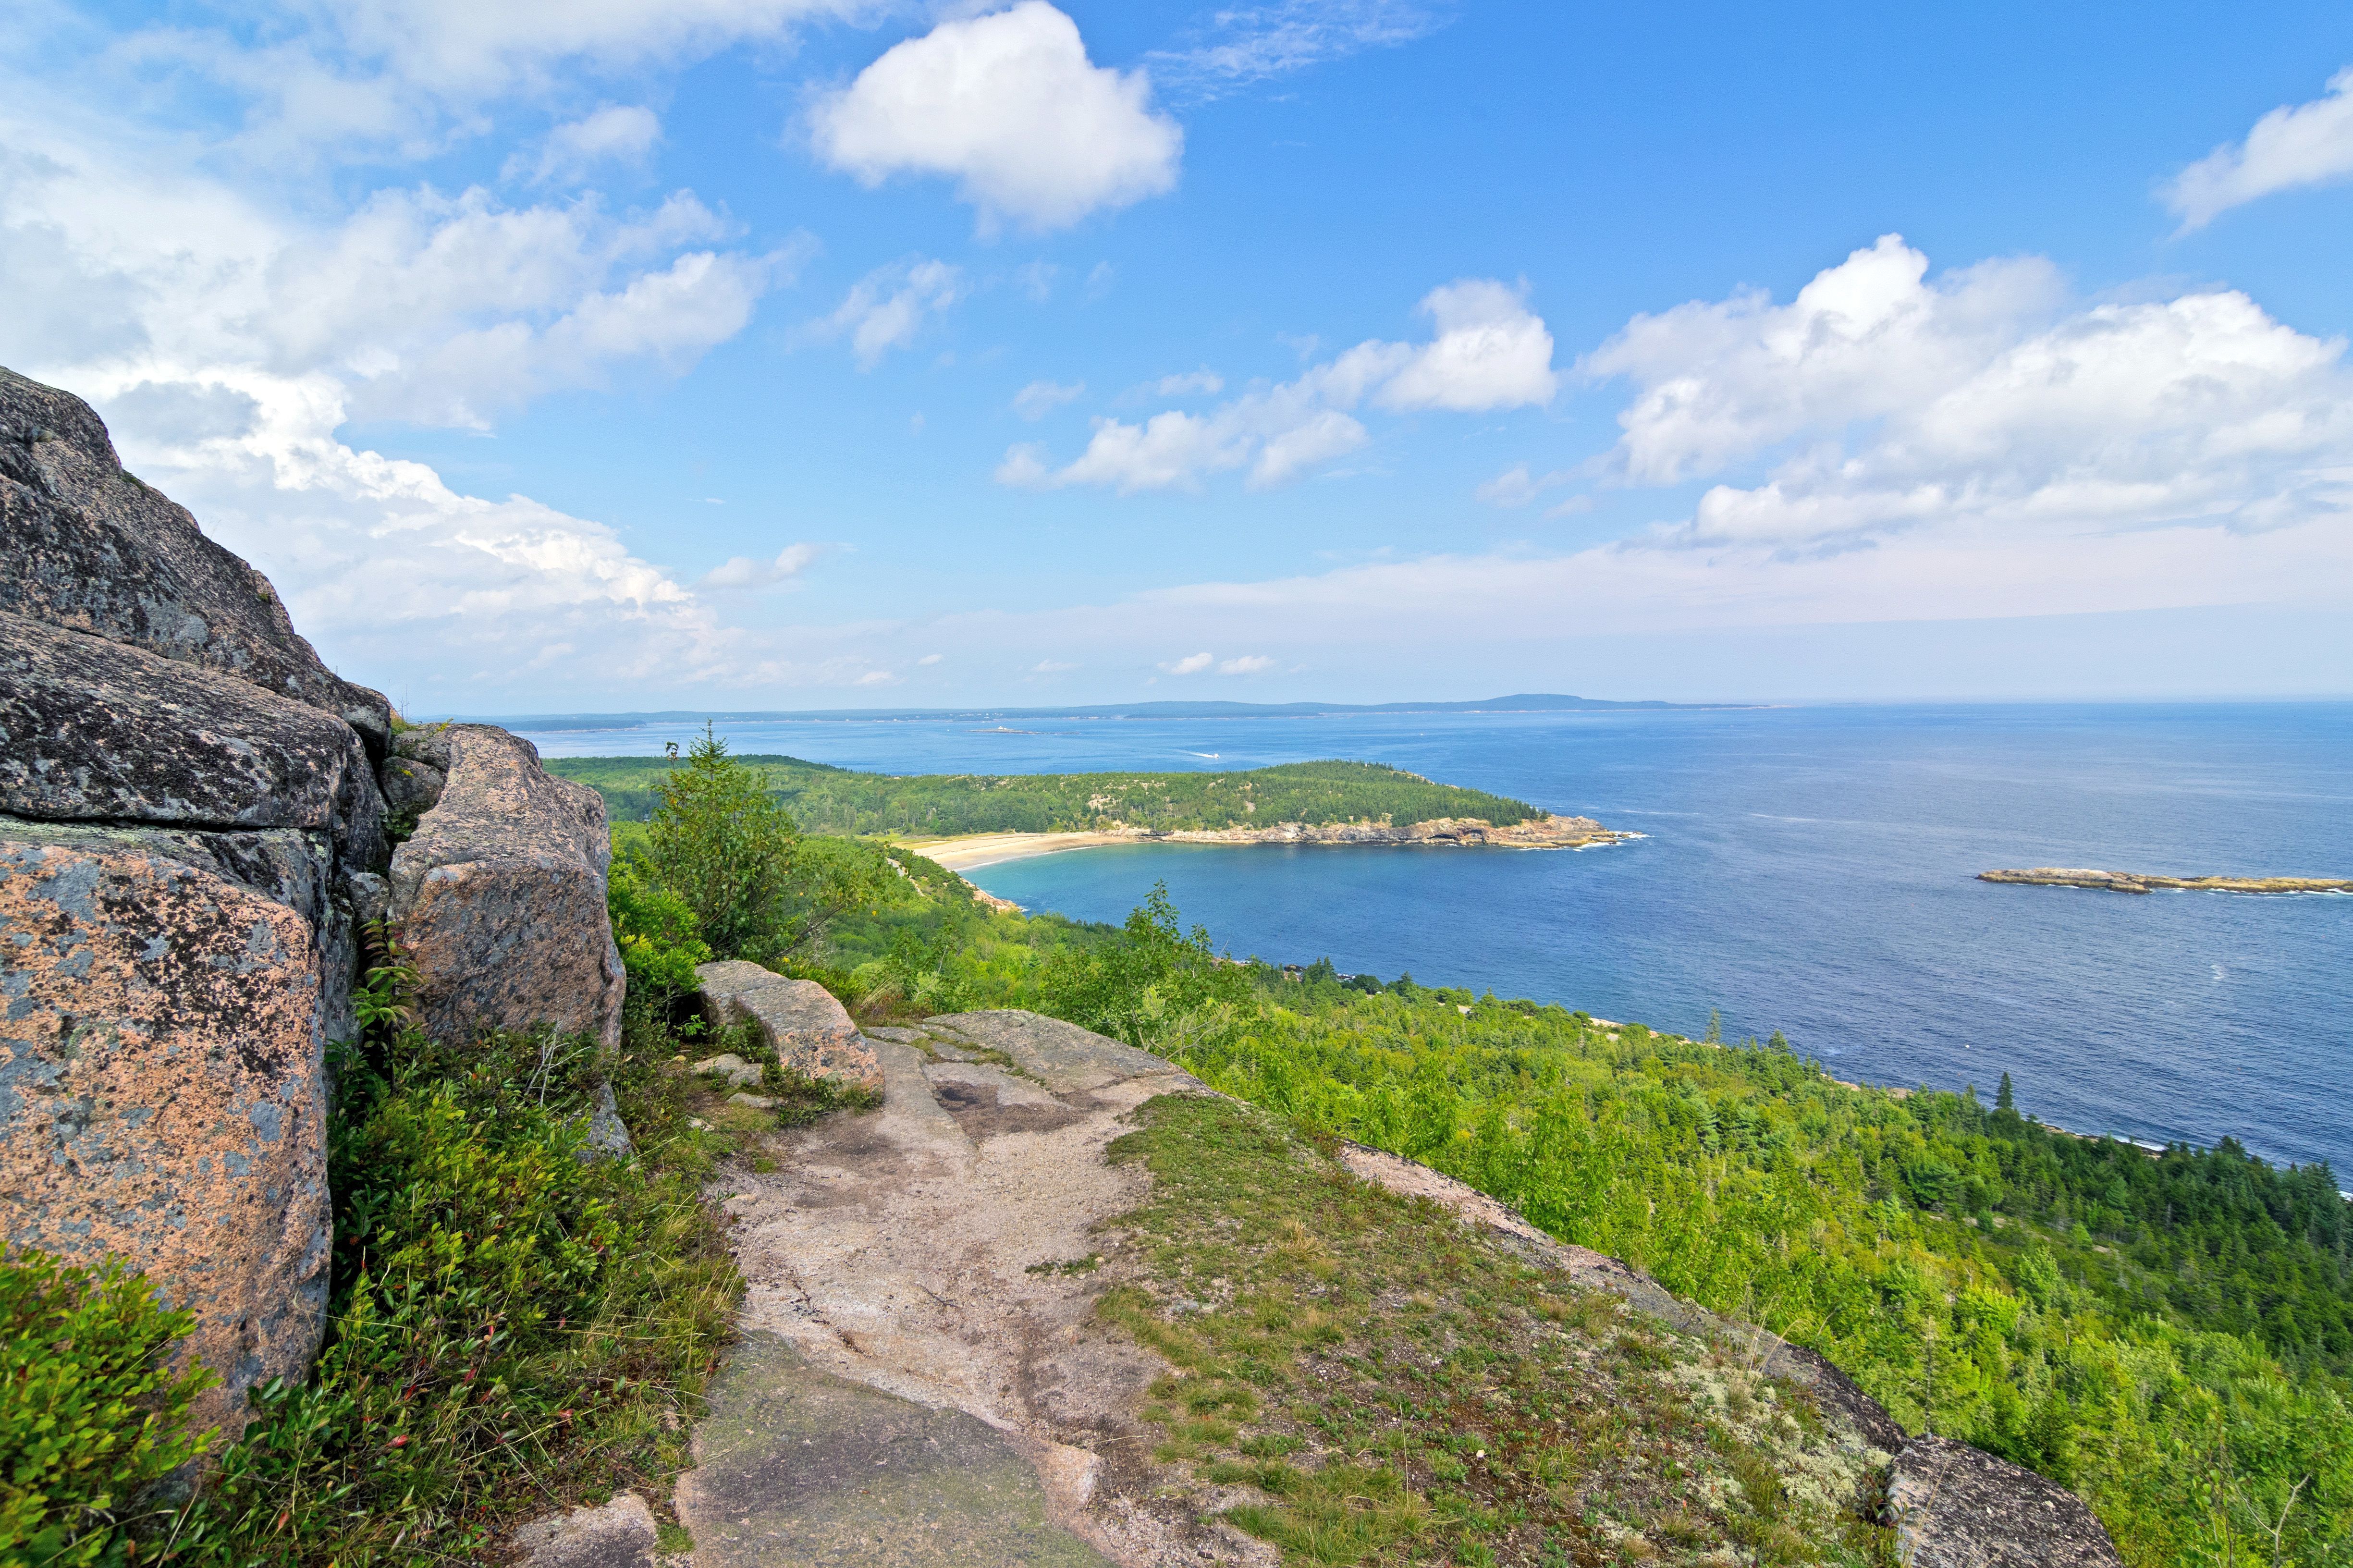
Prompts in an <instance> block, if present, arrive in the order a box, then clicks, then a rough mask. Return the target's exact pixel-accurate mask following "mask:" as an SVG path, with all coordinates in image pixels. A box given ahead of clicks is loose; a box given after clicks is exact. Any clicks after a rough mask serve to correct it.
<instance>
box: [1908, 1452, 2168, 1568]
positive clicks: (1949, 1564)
mask: <svg viewBox="0 0 2353 1568" xmlns="http://www.w3.org/2000/svg"><path fill="white" fill-rule="evenodd" d="M1887 1511H1888V1514H1889V1516H1890V1518H1891V1519H1892V1520H1893V1521H1894V1525H1895V1554H1896V1557H1897V1559H1898V1560H1899V1561H1901V1562H1904V1563H1909V1564H1912V1565H1913V1568H2124V1559H2123V1558H2122V1557H2120V1556H2118V1555H2117V1553H2116V1543H2115V1542H2112V1541H2110V1540H2109V1539H2108V1532H2107V1531H2106V1530H2105V1529H2104V1528H2103V1527H2102V1526H2101V1524H2100V1521H2098V1520H2097V1519H2095V1518H2094V1517H2093V1515H2092V1510H2090V1509H2088V1508H2086V1507H2085V1506H2084V1500H2083V1499H2081V1498H2079V1497H2077V1496H2076V1495H2075V1494H2074V1493H2073V1492H2071V1491H2069V1490H2068V1489H2066V1488H2064V1487H2063V1486H2060V1485H2059V1484H2058V1483H2057V1482H2055V1481H2050V1480H2045V1479H2043V1478H2042V1477H2041V1476H2038V1475H2036V1474H2035V1473H2034V1472H2033V1471H2032V1470H2027V1469H2021V1468H2019V1467H2018V1466H2016V1465H2013V1464H2011V1463H2010V1462H2009V1461H2008V1460H2007V1459H1998V1458H1994V1457H1993V1456H1992V1455H1991V1454H1989V1453H1987V1452H1986V1451H1985V1450H1984V1449H1982V1448H1974V1447H1970V1446H1969V1445H1968V1444H1967V1443H1957V1442H1955V1441H1953V1439H1951V1438H1950V1437H1937V1436H1926V1437H1915V1438H1913V1439H1912V1441H1911V1442H1909V1443H1907V1444H1906V1445H1905V1447H1904V1451H1903V1452H1902V1453H1900V1454H1898V1455H1896V1456H1895V1464H1894V1468H1893V1469H1892V1470H1891V1471H1890V1473H1889V1475H1888V1480H1887Z"/></svg>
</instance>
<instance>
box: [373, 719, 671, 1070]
mask: <svg viewBox="0 0 2353 1568" xmlns="http://www.w3.org/2000/svg"><path fill="white" fill-rule="evenodd" d="M398 748H399V752H398V757H397V759H396V760H404V761H407V762H410V763H416V764H418V765H419V767H420V769H425V770H430V771H431V772H433V773H438V774H440V775H441V777H442V779H443V781H444V782H443V783H442V784H441V786H440V788H439V790H438V793H437V794H436V795H435V798H434V804H433V805H432V807H431V808H430V809H429V810H427V811H426V812H425V814H424V815H423V816H420V817H418V818H417V831H416V833H415V834H414V835H413V836H412V837H410V838H409V839H408V840H407V842H406V843H404V844H402V845H401V846H400V847H398V848H397V849H396V850H394V851H393V856H392V870H391V875H390V878H389V880H390V882H391V895H392V897H391V917H392V920H393V922H394V924H395V925H396V926H397V927H398V928H399V931H400V937H401V942H402V945H403V946H404V947H405V948H406V950H407V952H408V957H409V962H410V963H413V964H415V965H416V967H417V973H418V974H419V975H420V976H422V979H423V985H422V988H421V991H420V994H419V997H418V1003H419V1006H420V1008H421V1010H422V1012H423V1015H424V1022H425V1027H426V1029H427V1032H428V1033H432V1034H436V1035H443V1036H448V1037H471V1036H473V1035H476V1034H478V1033H480V1031H482V1030H484V1029H493V1028H497V1029H529V1028H538V1027H552V1028H554V1029H555V1030H556V1031H557V1032H559V1033H562V1034H575V1033H586V1034H590V1035H594V1036H596V1038H597V1039H598V1040H599V1041H601V1042H603V1043H604V1044H606V1045H608V1046H609V1045H616V1044H617V1043H619V1040H620V1037H621V997H622V992H623V989H624V984H625V977H624V974H623V972H622V968H621V953H620V950H619V949H618V948H617V947H616V946H614V944H613V930H612V925H611V923H610V921H608V920H607V916H606V912H605V879H606V874H607V871H608V870H609V869H610V866H611V861H612V855H613V850H612V838H611V833H610V830H609V829H608V828H607V826H606V821H605V802H604V798H603V797H602V796H600V795H597V793H596V791H595V790H592V789H589V788H586V786H584V785H581V784H572V783H569V782H567V781H565V780H564V779H559V778H554V777H551V776H550V775H549V774H548V773H547V770H546V769H544V768H543V767H541V766H540V765H539V752H538V749H537V748H536V747H534V746H533V744H532V743H531V742H529V741H526V740H523V739H522V738H521V737H520V736H516V735H511V734H509V733H508V732H507V731H504V730H501V729H496V728H494V727H492V726H491V725H488V724H451V725H445V726H437V727H435V728H432V729H428V730H421V731H409V732H407V733H405V734H403V735H402V736H401V737H400V739H399V742H398Z"/></svg>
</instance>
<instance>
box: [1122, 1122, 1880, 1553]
mask: <svg viewBox="0 0 2353 1568" xmlns="http://www.w3.org/2000/svg"><path fill="white" fill-rule="evenodd" d="M1138 1121H1139V1123H1140V1125H1139V1128H1138V1130H1137V1131H1134V1132H1133V1133H1131V1134H1128V1135H1127V1136H1125V1137H1124V1138H1122V1139H1121V1140H1120V1141H1118V1142H1115V1143H1113V1145H1112V1148H1111V1157H1112V1158H1113V1160H1116V1161H1135V1162H1140V1163H1143V1164H1144V1165H1145V1167H1146V1168H1147V1169H1148V1170H1149V1171H1150V1172H1151V1173H1152V1176H1153V1186H1152V1191H1151V1196H1150V1198H1149V1199H1148V1200H1147V1202H1146V1203H1145V1205H1144V1206H1143V1207H1141V1208H1139V1209H1137V1210H1135V1211H1134V1213H1132V1214H1130V1215H1125V1216H1123V1217H1122V1218H1121V1219H1119V1220H1117V1221H1115V1222H1113V1229H1115V1230H1116V1231H1117V1232H1118V1233H1119V1242H1120V1247H1119V1248H1118V1252H1119V1253H1120V1254H1123V1255H1124V1256H1123V1257H1121V1258H1120V1259H1119V1262H1118V1264H1117V1265H1116V1267H1115V1268H1114V1270H1113V1278H1114V1279H1116V1280H1117V1282H1116V1283H1114V1284H1113V1287H1112V1289H1109V1290H1108V1291H1107V1292H1106V1293H1105V1295H1104V1296H1103V1300H1102V1302H1101V1304H1100V1308H1099V1310H1100V1311H1101V1312H1102V1314H1103V1316H1104V1317H1105V1318H1106V1319H1107V1320H1109V1321H1112V1322H1113V1323H1115V1324H1117V1325H1119V1326H1121V1327H1123V1328H1124V1329H1125V1330H1126V1331H1128V1332H1130V1333H1132V1334H1133V1335H1134V1337H1135V1338H1136V1339H1137V1340H1138V1341H1139V1342H1142V1343H1143V1344H1145V1345H1147V1346H1149V1347H1150V1348H1151V1349H1153V1350H1154V1351H1155V1352H1158V1353H1159V1354H1160V1355H1161V1356H1163V1357H1165V1358H1166V1360H1167V1361H1168V1362H1169V1363H1171V1366H1172V1370H1171V1371H1170V1372H1169V1373H1167V1374H1166V1376H1164V1377H1162V1378H1161V1379H1160V1380H1159V1381H1158V1382H1157V1383H1155V1384H1154V1385H1153V1388H1152V1390H1151V1394H1152V1403H1151V1405H1149V1406H1148V1408H1147V1410H1146V1412H1145V1415H1146V1418H1147V1419H1148V1420H1150V1421H1151V1422H1152V1423H1153V1424H1154V1425H1155V1429H1156V1433H1157V1441H1156V1445H1155V1449H1154V1458H1155V1459H1156V1460H1157V1461H1159V1462H1160V1464H1161V1465H1163V1466H1165V1467H1167V1468H1169V1470H1170V1471H1171V1472H1172V1475H1173V1477H1174V1478H1175V1479H1172V1480H1171V1482H1170V1484H1171V1485H1174V1486H1177V1487H1181V1488H1184V1489H1187V1490H1189V1491H1191V1492H1192V1493H1193V1494H1195V1496H1196V1498H1197V1500H1198V1501H1200V1502H1202V1503H1204V1504H1205V1505H1206V1506H1208V1507H1209V1508H1211V1509H1213V1510H1221V1511H1222V1512H1223V1513H1224V1515H1225V1517H1226V1518H1228V1519H1229V1520H1230V1521H1232V1522H1233V1523H1234V1524H1236V1525H1239V1526H1240V1527H1241V1528H1242V1529H1244V1530H1246V1531H1250V1533H1252V1534H1254V1535H1257V1536H1260V1537H1261V1538H1263V1539H1265V1540H1267V1541H1270V1542H1274V1543H1275V1544H1276V1545H1278V1546H1280V1547H1281V1548H1282V1551H1283V1553H1284V1558H1285V1561H1286V1562H1292V1563H1458V1564H1470V1563H1482V1564H1515V1565H1518V1564H1525V1565H1526V1568H1567V1565H1569V1564H1580V1565H1581V1564H1588V1563H1624V1562H1630V1561H1634V1562H1643V1561H1652V1560H1656V1561H1660V1562H1666V1563H1697V1562H1704V1561H1714V1562H1725V1561H1732V1560H1734V1559H1732V1558H1730V1557H1726V1556H1725V1555H1723V1554H1724V1553H1725V1552H1726V1551H1727V1549H1729V1550H1730V1551H1731V1552H1736V1553H1737V1554H1738V1560H1739V1561H1744V1562H1752V1563H1852V1564H1858V1565H1860V1564H1875V1563H1892V1562H1893V1561H1894V1558H1893V1555H1892V1546H1891V1542H1890V1536H1889V1532H1888V1531H1884V1530H1883V1529H1881V1528H1879V1527H1878V1526H1877V1525H1875V1524H1873V1523H1872V1522H1871V1521H1869V1520H1867V1519H1866V1518H1864V1517H1863V1516H1862V1513H1861V1512H1859V1511H1858V1508H1859V1507H1865V1506H1868V1505H1869V1502H1870V1499H1869V1497H1868V1496H1867V1493H1868V1491H1869V1485H1870V1474H1871V1471H1872V1468H1873V1456H1872V1455H1871V1454H1870V1453H1869V1452H1868V1451H1865V1450H1861V1449H1858V1448H1852V1447H1841V1445H1840V1444H1839V1443H1837V1442H1836V1441H1834V1440H1833V1438H1832V1437H1831V1435H1830V1433H1829V1432H1828V1431H1827V1430H1826V1429H1825V1426H1824V1424H1823V1421H1822V1419H1821V1417H1820V1415H1819V1414H1818V1413H1817V1412H1816V1411H1815V1409H1814V1408H1813V1406H1812V1405H1810V1402H1809V1399H1808V1396H1807V1395H1806V1394H1805V1393H1804V1392H1803V1391H1802V1390H1800V1389H1798V1388H1796V1387H1794V1386H1792V1385H1789V1384H1784V1383H1780V1382H1778V1381H1776V1380H1771V1379H1767V1378H1764V1377H1762V1376H1760V1375H1759V1374H1758V1373H1757V1372H1756V1370H1755V1369H1754V1368H1753V1367H1752V1366H1749V1365H1747V1364H1746V1363H1745V1362H1744V1360H1743V1359H1742V1358H1741V1357H1740V1356H1739V1355H1738V1354H1737V1353H1736V1352H1732V1351H1727V1350H1726V1349H1725V1348H1723V1347H1718V1346H1715V1345H1712V1344H1709V1343H1706V1342H1702V1341H1698V1340H1694V1339H1689V1338H1685V1337H1683V1336H1681V1335H1677V1334H1673V1333H1672V1332H1669V1331H1666V1330H1665V1329H1664V1327H1663V1326H1662V1325H1659V1324H1656V1323H1654V1322H1651V1321H1649V1320H1646V1319H1643V1318H1641V1317H1640V1316H1639V1315H1636V1314H1634V1313H1632V1312H1630V1310H1628V1309H1627V1308H1626V1306H1625V1305H1624V1304H1623V1303H1621V1302H1620V1300H1618V1299H1617V1298H1616V1297H1614V1296H1610V1295H1608V1294H1605V1293H1598V1292H1591V1291H1587V1290H1583V1289H1577V1288H1576V1287H1575V1286H1573V1285H1571V1284H1570V1283H1569V1282H1568V1280H1567V1278H1566V1277H1565V1276H1564V1275H1562V1274H1560V1273H1559V1272H1558V1271H1556V1270H1553V1269H1549V1268H1542V1267H1538V1266H1536V1265H1535V1264H1532V1263H1530V1262H1528V1261H1527V1260H1525V1258H1521V1257H1519V1256H1518V1255H1516V1254H1515V1253H1514V1251H1512V1250H1511V1248H1510V1247H1508V1246H1507V1245H1506V1244H1505V1243H1504V1242H1503V1241H1501V1240H1500V1239H1498V1238H1494V1237H1490V1236H1488V1235H1486V1234H1485V1233H1482V1232H1479V1231H1476V1230H1474V1229H1472V1228H1471V1227H1468V1226H1464V1225H1462V1224H1461V1222H1460V1221H1458V1220H1457V1219H1456V1218H1455V1217H1454V1216H1453V1215H1452V1214H1451V1213H1450V1212H1449V1211H1448V1210H1446V1209H1445V1208H1444V1207H1442V1206H1441V1205H1438V1204H1435V1203H1433V1202H1430V1201H1429V1200H1427V1199H1418V1198H1407V1197H1401V1196H1398V1195H1397V1194H1391V1193H1388V1192H1386V1191H1384V1190H1382V1189H1379V1188H1377V1187H1374V1186H1371V1185H1368V1184H1365V1183H1363V1182H1360V1181H1358V1180H1357V1179H1356V1177H1354V1176H1353V1175H1351V1174H1350V1173H1348V1172H1347V1170H1346V1169H1345V1167H1344V1166H1343V1165H1342V1164H1341V1163H1339V1162H1338V1160H1337V1159H1336V1158H1335V1155H1334V1153H1333V1152H1332V1149H1331V1148H1330V1147H1327V1146H1324V1145H1323V1144H1320V1143H1319V1142H1316V1141H1315V1140H1314V1138H1312V1137H1311V1136H1309V1135H1305V1134H1303V1133H1301V1132H1298V1131H1293V1129H1292V1128H1291V1127H1289V1126H1288V1125H1286V1124H1285V1123H1284V1122H1282V1121H1279V1120H1277V1119H1275V1118H1273V1117H1271V1116H1269V1115H1267V1114H1265V1113H1264V1112H1261V1111H1258V1110H1252V1109H1250V1107H1247V1106H1243V1105H1239V1104H1236V1103H1234V1102H1231V1101H1228V1100H1221V1099H1208V1098H1201V1097H1169V1098H1166V1099H1162V1100H1155V1101H1153V1102H1151V1103H1150V1104H1149V1105H1147V1106H1145V1108H1144V1109H1143V1110H1141V1111H1140V1112H1139V1113H1138Z"/></svg>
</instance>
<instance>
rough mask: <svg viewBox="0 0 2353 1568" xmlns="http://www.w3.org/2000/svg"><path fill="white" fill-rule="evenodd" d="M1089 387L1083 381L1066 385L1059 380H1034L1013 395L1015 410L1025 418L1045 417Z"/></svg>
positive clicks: (1036, 418)
mask: <svg viewBox="0 0 2353 1568" xmlns="http://www.w3.org/2000/svg"><path fill="white" fill-rule="evenodd" d="M1086 389H1087V384H1086V383H1085V382H1083V381H1074V382H1072V383H1071V384H1069V385H1067V386H1065V385H1063V384H1061V383H1060V382H1058V381H1033V382H1031V383H1030V384H1029V385H1027V386H1025V387H1023V388H1022V389H1021V390H1020V391H1018V392H1017V393H1015V394H1014V395H1013V412H1014V413H1016V414H1018V415H1019V416H1021V417H1022V418H1024V419H1029V420H1038V419H1043V418H1044V417H1046V416H1047V415H1049V414H1051V413H1052V412H1054V410H1055V409H1057V408H1060V406H1061V405H1063V404H1065V403H1068V402H1070V401H1071V399H1073V398H1075V397H1078V396H1079V395H1082V394H1083V393H1084V392H1085V391H1086Z"/></svg>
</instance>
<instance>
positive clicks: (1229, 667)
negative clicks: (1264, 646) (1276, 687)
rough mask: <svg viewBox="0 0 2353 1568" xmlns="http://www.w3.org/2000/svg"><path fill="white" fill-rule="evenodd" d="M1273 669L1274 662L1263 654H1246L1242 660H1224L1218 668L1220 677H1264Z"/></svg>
mask: <svg viewBox="0 0 2353 1568" xmlns="http://www.w3.org/2000/svg"><path fill="white" fill-rule="evenodd" d="M1272 668H1274V660H1272V659H1271V658H1267V657H1266V655H1264V654H1262V653H1252V654H1244V655H1243V656H1242V657H1241V658H1229V659H1226V660H1224V661H1223V662H1221V663H1220V664H1219V666H1218V673H1219V675H1262V674H1264V673H1265V672H1266V671H1268V670H1270V669H1272Z"/></svg>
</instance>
